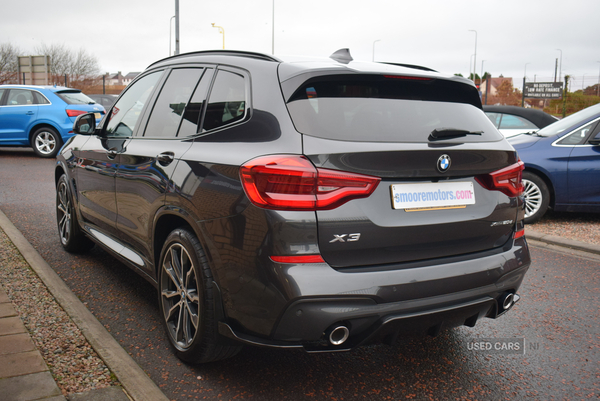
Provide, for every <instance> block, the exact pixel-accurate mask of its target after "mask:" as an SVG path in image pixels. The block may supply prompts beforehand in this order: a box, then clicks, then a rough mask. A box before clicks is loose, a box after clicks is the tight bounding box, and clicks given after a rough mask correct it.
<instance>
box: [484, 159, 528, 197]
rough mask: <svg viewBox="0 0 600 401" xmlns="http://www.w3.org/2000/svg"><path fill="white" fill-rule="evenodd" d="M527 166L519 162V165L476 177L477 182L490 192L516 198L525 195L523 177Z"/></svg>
mask: <svg viewBox="0 0 600 401" xmlns="http://www.w3.org/2000/svg"><path fill="white" fill-rule="evenodd" d="M524 169H525V164H524V163H523V162H522V161H521V160H519V161H518V162H517V163H515V164H512V165H510V166H508V167H505V168H503V169H501V170H497V171H494V172H491V173H489V174H485V175H479V176H477V177H475V179H476V180H477V182H478V183H479V184H480V185H481V186H482V187H484V188H486V189H488V190H490V191H500V192H502V193H503V194H505V195H507V196H510V197H515V196H519V195H521V194H522V193H523V182H522V181H521V176H522V173H523V170H524Z"/></svg>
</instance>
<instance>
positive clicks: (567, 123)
mask: <svg viewBox="0 0 600 401" xmlns="http://www.w3.org/2000/svg"><path fill="white" fill-rule="evenodd" d="M597 114H600V104H597V105H595V106H590V107H588V108H587V109H583V110H581V111H578V112H577V113H575V114H571V115H570V116H568V117H565V118H563V119H562V120H559V121H557V122H555V123H552V124H550V125H548V126H547V127H545V128H542V129H541V130H539V131H538V132H537V135H539V136H553V135H556V134H560V133H562V132H564V131H565V130H567V129H570V128H571V127H574V126H576V125H578V124H583V123H584V122H586V121H587V120H588V119H590V118H593V117H594V116H595V115H597Z"/></svg>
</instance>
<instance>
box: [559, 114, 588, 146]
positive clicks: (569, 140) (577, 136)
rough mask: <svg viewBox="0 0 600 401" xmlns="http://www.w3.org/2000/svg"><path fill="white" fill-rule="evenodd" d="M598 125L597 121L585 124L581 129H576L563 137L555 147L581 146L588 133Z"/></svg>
mask: <svg viewBox="0 0 600 401" xmlns="http://www.w3.org/2000/svg"><path fill="white" fill-rule="evenodd" d="M596 124H598V120H595V121H592V122H591V123H588V124H585V125H584V126H583V127H580V128H577V129H576V130H575V131H573V132H572V133H570V134H568V135H565V137H564V138H563V139H561V140H560V141H558V142H557V145H570V146H572V145H583V144H584V143H585V142H586V139H587V137H588V136H589V134H590V131H592V130H593V129H594V127H595V126H596Z"/></svg>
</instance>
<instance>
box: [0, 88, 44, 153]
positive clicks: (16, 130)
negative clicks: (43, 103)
mask: <svg viewBox="0 0 600 401" xmlns="http://www.w3.org/2000/svg"><path fill="white" fill-rule="evenodd" d="M38 108H39V106H38V105H37V101H36V97H35V95H34V92H33V91H31V90H28V89H14V88H13V89H9V90H8V94H7V96H6V101H5V104H3V105H2V106H0V143H5V144H10V145H17V144H23V145H28V144H29V137H28V135H29V127H30V126H31V124H32V123H33V122H34V121H35V119H36V118H37V114H38Z"/></svg>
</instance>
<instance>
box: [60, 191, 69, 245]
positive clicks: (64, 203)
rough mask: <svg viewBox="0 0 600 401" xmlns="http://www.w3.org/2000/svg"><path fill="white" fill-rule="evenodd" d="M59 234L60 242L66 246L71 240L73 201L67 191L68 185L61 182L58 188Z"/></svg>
mask: <svg viewBox="0 0 600 401" xmlns="http://www.w3.org/2000/svg"><path fill="white" fill-rule="evenodd" d="M56 208H57V213H58V233H59V235H60V241H61V242H62V243H63V245H66V244H67V243H68V242H69V239H70V238H71V200H70V198H69V193H68V191H67V184H66V183H64V182H61V183H60V185H59V187H58V205H56Z"/></svg>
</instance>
